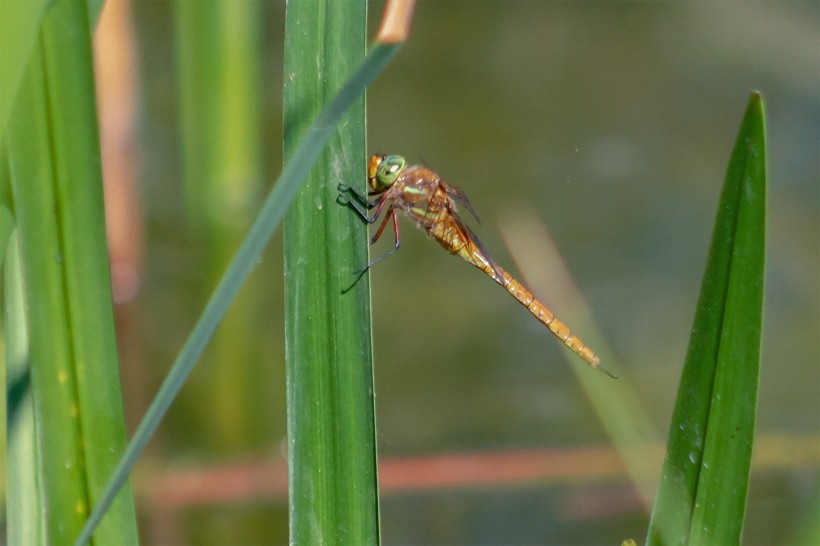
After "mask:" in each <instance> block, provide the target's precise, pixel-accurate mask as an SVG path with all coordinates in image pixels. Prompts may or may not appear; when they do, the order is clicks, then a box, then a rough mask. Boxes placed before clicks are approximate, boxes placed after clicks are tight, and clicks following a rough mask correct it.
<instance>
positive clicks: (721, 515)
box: [647, 93, 766, 545]
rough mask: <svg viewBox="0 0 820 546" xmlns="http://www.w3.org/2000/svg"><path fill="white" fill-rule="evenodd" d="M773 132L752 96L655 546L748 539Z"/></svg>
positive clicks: (712, 259) (687, 377)
mask: <svg viewBox="0 0 820 546" xmlns="http://www.w3.org/2000/svg"><path fill="white" fill-rule="evenodd" d="M765 147H766V136H765V121H764V114H763V101H762V99H761V97H760V95H758V94H757V93H755V94H752V97H751V99H750V100H749V104H748V107H747V109H746V114H745V117H744V119H743V123H742V125H741V128H740V132H739V134H738V137H737V141H736V144H735V148H734V151H733V152H732V157H731V159H730V162H729V168H728V170H727V173H726V180H725V183H724V187H723V193H722V195H721V198H720V204H719V208H718V214H717V220H716V221H715V228H714V233H713V236H712V245H711V248H710V251H709V258H708V261H707V265H706V272H705V274H704V278H703V283H702V285H701V293H700V299H699V300H698V307H697V311H696V315H695V321H694V326H693V329H692V337H691V340H690V343H689V350H688V353H687V355H686V364H685V366H684V370H683V376H682V378H681V383H680V386H679V388H678V397H677V402H676V404H675V410H674V414H673V417H672V423H671V426H670V432H669V443H668V447H667V454H666V460H665V461H664V465H663V475H662V477H661V487H660V491H659V493H658V497H657V499H656V502H655V507H654V510H653V513H652V520H651V522H650V528H649V534H648V537H647V544H722V545H731V544H739V543H740V539H741V534H742V530H743V519H744V515H745V508H746V496H747V490H748V481H749V464H750V459H751V450H752V440H753V438H754V427H755V416H756V409H757V389H758V377H759V364H760V332H761V325H762V313H763V269H764V256H765V255H764V250H765V225H766V224H765V220H766V218H765V210H766V208H765V204H766V150H765Z"/></svg>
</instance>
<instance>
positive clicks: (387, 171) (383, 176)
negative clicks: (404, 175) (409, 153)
mask: <svg viewBox="0 0 820 546" xmlns="http://www.w3.org/2000/svg"><path fill="white" fill-rule="evenodd" d="M405 165H407V162H406V161H405V159H404V158H403V157H402V156H400V155H382V154H374V155H373V156H371V157H370V165H369V166H368V169H367V181H368V183H369V184H370V189H371V190H372V191H374V192H378V193H381V192H383V191H385V190H386V189H387V188H389V187H390V186H392V185H393V184H395V183H396V180H398V178H399V175H400V174H401V172H402V171H403V170H404V167H405Z"/></svg>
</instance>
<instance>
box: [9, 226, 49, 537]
mask: <svg viewBox="0 0 820 546" xmlns="http://www.w3.org/2000/svg"><path fill="white" fill-rule="evenodd" d="M3 283H4V286H3V300H4V304H5V323H6V329H5V344H6V400H7V408H8V414H7V421H6V427H7V428H6V438H7V445H8V450H7V454H6V457H7V461H8V477H7V479H8V482H7V483H6V543H7V544H33V545H34V544H46V543H47V542H46V538H45V537H46V531H45V516H44V513H43V510H44V508H45V504H46V501H45V499H44V498H43V490H42V488H40V486H39V485H40V455H39V450H38V449H37V431H36V430H35V426H34V400H33V399H32V391H31V367H30V357H29V346H28V325H27V320H26V311H25V309H26V307H25V297H24V295H23V267H22V264H21V258H20V244H19V241H18V238H17V236H16V234H15V235H14V236H13V237H12V238H11V241H10V242H9V246H8V251H7V254H6V259H5V266H4V268H3Z"/></svg>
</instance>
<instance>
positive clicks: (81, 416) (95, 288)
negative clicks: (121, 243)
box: [7, 0, 137, 544]
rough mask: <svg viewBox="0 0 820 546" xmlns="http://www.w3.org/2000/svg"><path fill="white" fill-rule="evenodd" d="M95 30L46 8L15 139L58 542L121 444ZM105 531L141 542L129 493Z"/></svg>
mask: <svg viewBox="0 0 820 546" xmlns="http://www.w3.org/2000/svg"><path fill="white" fill-rule="evenodd" d="M88 25H89V18H88V12H87V9H86V4H85V3H84V2H75V1H72V0H66V1H59V2H57V3H55V4H54V5H53V6H52V7H51V9H50V10H49V12H48V13H47V14H46V16H45V18H44V19H43V23H42V28H41V38H40V40H39V41H38V45H37V47H36V48H35V51H34V55H33V56H32V62H31V63H29V66H28V69H27V73H26V75H25V76H24V80H23V86H22V87H21V90H22V92H21V93H19V94H18V102H17V104H16V106H15V108H14V112H13V115H12V118H11V120H10V125H9V132H8V139H7V145H8V152H9V155H8V157H9V165H10V167H11V187H12V195H13V200H14V215H15V220H16V222H17V225H18V228H19V234H20V245H21V257H22V268H23V274H24V286H25V297H26V304H27V310H28V330H29V339H30V362H31V384H32V389H33V399H34V408H35V420H36V427H37V436H38V442H39V443H38V448H39V449H40V457H41V461H42V479H41V487H42V494H41V497H40V500H41V501H42V502H44V503H45V505H44V507H43V508H42V509H43V513H45V514H46V516H47V519H46V522H45V530H46V537H45V538H46V540H47V541H48V542H49V543H50V544H66V543H69V542H70V541H71V540H73V538H74V537H75V536H76V534H77V533H78V532H79V530H80V528H81V526H82V523H83V521H84V520H85V517H86V515H87V513H88V510H89V507H90V505H91V503H93V502H94V501H95V500H96V498H97V495H98V494H99V493H100V491H101V489H102V486H103V485H104V484H105V480H106V478H107V476H108V475H109V474H110V473H111V471H112V469H113V468H114V466H115V464H116V462H117V459H118V456H119V452H120V451H122V449H123V446H124V443H125V425H124V419H123V411H122V399H121V395H120V387H119V370H118V367H117V352H116V342H115V338H114V323H113V311H112V304H111V287H110V273H109V268H108V253H107V243H106V238H105V223H104V214H103V194H102V177H101V173H100V165H99V162H100V155H99V142H98V134H97V125H96V123H97V116H96V111H95V107H94V79H93V71H92V61H91V44H90V29H89V26H88ZM99 537H100V540H101V541H102V542H103V543H107V544H114V543H116V544H134V543H136V541H137V534H136V519H135V514H134V506H133V499H132V497H131V493H130V490H127V489H126V490H123V491H122V493H121V494H120V496H119V497H118V499H117V501H116V503H115V504H114V507H113V509H112V511H111V513H110V515H109V517H108V518H107V519H106V521H105V522H104V524H103V525H102V526H101V528H100V531H99Z"/></svg>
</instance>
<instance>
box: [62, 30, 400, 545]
mask: <svg viewBox="0 0 820 546" xmlns="http://www.w3.org/2000/svg"><path fill="white" fill-rule="evenodd" d="M399 47H400V45H399V44H378V43H377V44H376V45H375V46H373V47H372V48H371V50H370V52H369V53H368V55H367V57H366V58H365V59H364V61H363V62H362V64H361V65H360V66H359V68H358V69H357V70H356V72H355V73H354V74H353V75H352V76H351V77H350V79H349V80H347V82H346V83H345V84H344V86H342V88H341V89H340V90H339V92H338V93H337V94H336V95H335V96H334V98H333V100H331V101H330V102H329V103H327V105H326V106H325V107H324V108H323V109H322V111H321V113H320V114H319V115H318V116H317V117H316V118H315V119H314V120H313V123H312V124H311V125H310V126H309V127H308V128H307V129H306V131H305V133H304V135H303V136H302V138H301V140H300V141H299V143H298V145H297V146H296V148H295V149H294V150H293V153H292V154H291V155H290V160H289V161H288V162H287V164H286V165H285V168H284V169H283V170H282V174H281V175H280V176H279V180H278V181H277V183H276V185H275V186H274V187H273V189H272V190H271V193H270V194H269V195H268V197H267V198H266V199H265V202H264V204H263V205H262V208H261V209H260V211H259V214H258V215H257V217H256V220H254V223H253V225H252V226H251V228H250V231H249V232H248V236H247V237H246V238H245V240H244V241H243V243H242V245H241V246H240V247H239V250H238V251H237V253H236V256H235V257H234V259H233V261H232V262H231V265H230V266H228V269H227V271H226V272H225V274H224V275H223V277H222V280H221V281H220V282H219V284H218V285H217V287H216V290H215V291H214V293H213V295H212V296H211V299H210V300H209V301H208V304H207V306H206V307H205V310H204V311H203V312H202V315H200V318H199V320H198V321H197V323H196V325H195V326H194V329H193V331H192V332H191V335H190V336H189V337H188V340H187V341H186V342H185V345H184V346H183V348H182V351H181V352H180V354H179V356H178V357H177V358H176V360H175V361H174V364H173V366H172V367H171V370H170V372H169V373H168V377H166V379H165V381H163V383H162V386H161V387H160V390H159V392H158V393H157V396H156V397H155V398H154V401H153V402H152V403H151V406H150V407H149V408H148V411H147V412H146V414H145V417H144V418H143V420H142V422H141V423H140V425H139V427H138V428H137V430H136V432H135V433H134V437H133V438H132V439H131V441H130V443H129V444H128V447H127V448H126V450H125V453H124V455H123V457H122V459H121V460H120V462H119V464H118V465H117V468H116V469H115V470H114V472H113V474H112V476H111V478H110V480H109V481H108V484H107V486H106V490H105V494H104V495H103V496H102V497H101V498H100V500H99V501H98V503H97V504H96V505H95V506H94V509H93V511H92V512H91V515H90V516H89V518H88V521H87V522H86V524H85V526H84V527H83V530H82V533H80V535H79V537H78V538H77V540H76V542H75V545H76V546H80V545H82V544H86V543H87V542H88V540H89V539H90V537H91V533H92V532H93V531H94V528H95V527H96V526H97V524H98V523H99V521H100V520H101V518H102V516H103V515H104V514H105V512H106V510H107V509H108V507H109V505H110V504H111V501H112V500H113V498H114V496H115V495H116V493H117V491H118V490H119V488H120V487H121V486H122V485H123V484H124V483H125V481H126V479H127V478H128V473H129V472H130V471H131V468H132V467H133V466H134V463H135V462H136V460H137V458H138V457H139V455H140V453H142V450H143V449H145V446H146V444H147V443H148V441H149V440H150V438H151V436H152V434H153V433H154V431H155V430H156V428H157V426H158V425H159V423H160V421H161V420H162V418H163V416H164V415H165V413H166V412H167V411H168V408H169V407H170V405H171V403H172V402H173V400H174V398H175V397H176V395H177V393H178V392H179V390H180V389H181V388H182V385H183V383H184V382H185V379H186V378H187V377H188V375H189V374H190V373H191V370H192V369H193V367H194V364H196V362H197V360H198V359H199V357H200V355H201V354H202V351H203V350H204V349H205V346H206V345H207V343H208V340H209V339H210V338H211V336H212V335H213V332H214V330H216V327H217V326H218V325H219V322H220V321H221V320H222V317H223V316H224V315H225V311H226V310H227V309H228V306H229V305H230V303H231V302H232V301H233V299H234V298H235V296H236V294H237V292H238V291H239V289H240V288H241V286H242V283H243V282H244V281H245V279H246V278H247V277H248V275H249V274H250V272H251V271H252V270H253V268H254V266H255V265H256V264H257V263H258V262H259V259H260V256H261V254H262V250H263V249H264V247H265V245H266V244H267V242H268V240H270V237H271V236H272V235H273V232H274V230H275V229H276V228H277V227H278V225H279V222H280V221H281V220H282V217H283V216H284V214H285V211H286V210H287V208H288V206H289V205H290V203H291V201H292V200H293V198H294V196H295V195H296V193H297V191H298V190H299V186H300V184H301V182H302V181H303V180H304V179H305V177H306V176H307V174H308V172H309V171H310V168H311V167H312V166H313V163H314V162H315V161H316V158H317V157H318V156H319V153H320V152H321V150H322V148H323V146H324V144H325V142H327V140H328V138H330V136H331V135H332V134H333V133H334V132H335V130H336V124H337V123H338V122H339V120H340V119H341V117H342V115H343V114H344V113H345V112H346V111H347V109H348V108H349V107H350V105H351V104H353V103H354V102H355V101H356V99H357V98H358V97H360V96H361V95H362V94H363V93H364V91H365V89H366V88H367V86H368V85H370V83H371V82H372V81H373V80H374V79H375V78H376V76H378V75H379V74H380V73H381V72H382V71H383V70H384V68H385V67H386V66H387V64H388V63H389V62H390V60H391V59H392V58H393V56H394V55H395V54H396V53H397V52H398V49H399ZM286 77H287V75H286Z"/></svg>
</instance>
